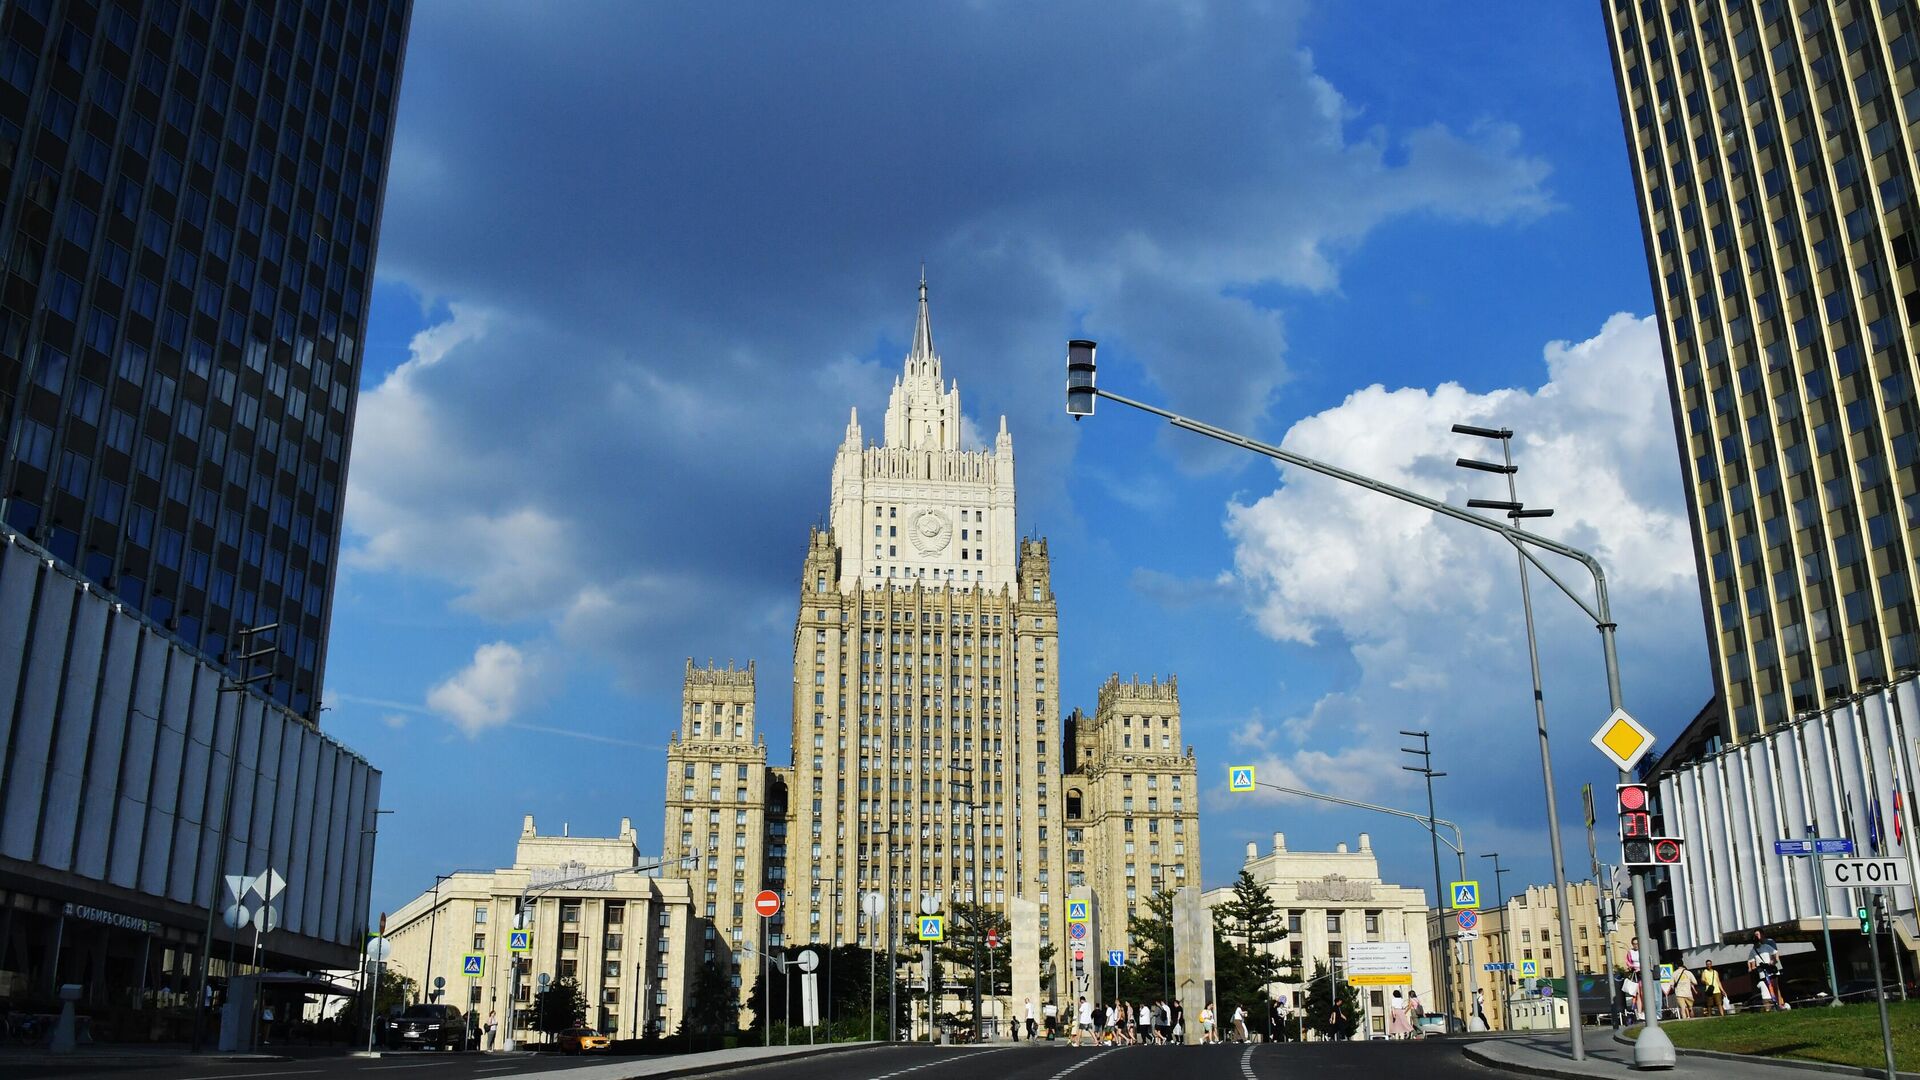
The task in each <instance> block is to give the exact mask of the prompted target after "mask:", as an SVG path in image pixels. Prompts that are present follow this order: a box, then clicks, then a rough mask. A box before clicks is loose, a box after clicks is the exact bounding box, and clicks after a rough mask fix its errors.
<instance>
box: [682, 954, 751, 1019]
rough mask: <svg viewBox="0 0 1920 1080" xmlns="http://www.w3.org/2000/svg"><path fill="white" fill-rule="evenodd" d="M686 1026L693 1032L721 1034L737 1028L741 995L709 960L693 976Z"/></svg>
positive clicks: (718, 967) (713, 962) (723, 973)
mask: <svg viewBox="0 0 1920 1080" xmlns="http://www.w3.org/2000/svg"><path fill="white" fill-rule="evenodd" d="M686 1026H687V1029H688V1030H689V1031H690V1032H692V1033H693V1034H695V1035H712V1034H722V1033H725V1032H731V1031H737V1030H739V1028H740V995H739V992H738V991H736V990H735V989H734V988H733V981H732V980H731V979H729V978H727V973H726V972H724V971H722V970H720V965H719V963H717V962H716V961H713V960H709V961H707V962H706V963H704V964H702V965H701V966H700V970H699V972H698V973H696V974H695V975H694V980H693V992H692V993H691V994H689V995H688V1000H687V1017H686Z"/></svg>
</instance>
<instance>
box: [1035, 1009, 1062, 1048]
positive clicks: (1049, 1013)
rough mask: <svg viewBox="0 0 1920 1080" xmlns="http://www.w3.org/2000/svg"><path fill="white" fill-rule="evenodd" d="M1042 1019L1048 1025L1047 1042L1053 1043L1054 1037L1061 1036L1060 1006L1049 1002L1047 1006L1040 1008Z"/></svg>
mask: <svg viewBox="0 0 1920 1080" xmlns="http://www.w3.org/2000/svg"><path fill="white" fill-rule="evenodd" d="M1040 1018H1041V1020H1043V1021H1044V1022H1045V1023H1046V1027H1047V1041H1048V1042H1052V1041H1053V1040H1054V1037H1055V1036H1057V1035H1059V1034H1060V1006H1058V1005H1056V1004H1054V1003H1053V1001H1052V1000H1048V1002H1047V1003H1046V1004H1045V1005H1042V1006H1040Z"/></svg>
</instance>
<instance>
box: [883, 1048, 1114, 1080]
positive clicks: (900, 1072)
mask: <svg viewBox="0 0 1920 1080" xmlns="http://www.w3.org/2000/svg"><path fill="white" fill-rule="evenodd" d="M1008 1049H1009V1048H1008V1047H1005V1046H1002V1047H999V1048H997V1049H993V1050H975V1051H972V1052H970V1053H965V1054H955V1055H953V1056H952V1057H944V1058H936V1059H934V1060H932V1061H924V1062H921V1063H920V1064H918V1065H913V1066H909V1067H908V1068H905V1069H895V1070H894V1071H893V1072H890V1073H881V1074H880V1075H879V1076H875V1077H873V1078H872V1080H893V1078H894V1077H896V1076H905V1075H907V1074H908V1073H916V1072H919V1071H920V1070H921V1069H931V1068H933V1067H934V1066H936V1065H951V1064H952V1063H954V1062H956V1061H959V1060H961V1059H962V1058H970V1057H979V1056H980V1055H982V1054H999V1053H1003V1052H1005V1051H1006V1050H1008ZM1088 1060H1092V1059H1091V1058H1089V1059H1088ZM1056 1080H1057V1078H1056Z"/></svg>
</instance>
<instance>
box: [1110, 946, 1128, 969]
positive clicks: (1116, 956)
mask: <svg viewBox="0 0 1920 1080" xmlns="http://www.w3.org/2000/svg"><path fill="white" fill-rule="evenodd" d="M1107 966H1108V967H1126V966H1127V954H1126V953H1125V952H1123V951H1121V950H1119V949H1108V950H1107Z"/></svg>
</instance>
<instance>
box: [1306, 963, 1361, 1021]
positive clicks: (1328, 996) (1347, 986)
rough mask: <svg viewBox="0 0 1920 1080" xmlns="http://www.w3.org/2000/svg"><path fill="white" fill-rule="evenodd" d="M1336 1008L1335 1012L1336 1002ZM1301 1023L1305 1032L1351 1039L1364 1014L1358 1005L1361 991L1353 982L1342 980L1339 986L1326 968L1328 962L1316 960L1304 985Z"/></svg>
mask: <svg viewBox="0 0 1920 1080" xmlns="http://www.w3.org/2000/svg"><path fill="white" fill-rule="evenodd" d="M1336 1003H1337V1004H1338V1006H1339V1008H1338V1011H1337V1012H1336V1011H1335V1004H1336ZM1301 1011H1302V1012H1303V1013H1304V1014H1305V1015H1304V1016H1303V1017H1302V1021H1301V1023H1302V1025H1303V1026H1304V1027H1306V1029H1307V1030H1308V1031H1312V1032H1315V1033H1317V1034H1318V1035H1320V1037H1321V1038H1340V1039H1346V1038H1351V1037H1352V1036H1353V1033H1354V1032H1356V1031H1358V1030H1360V1021H1361V1019H1362V1018H1363V1013H1362V1012H1361V1007H1360V991H1358V990H1356V989H1354V986H1353V984H1352V983H1350V982H1348V981H1346V980H1345V979H1341V980H1339V981H1338V989H1337V990H1336V989H1335V980H1334V979H1333V977H1332V975H1331V973H1330V972H1329V971H1328V970H1327V965H1325V964H1323V963H1321V962H1320V961H1318V960H1316V961H1314V963H1313V981H1312V982H1310V983H1309V984H1307V1001H1306V1005H1305V1006H1304V1007H1303V1008H1302V1010H1301Z"/></svg>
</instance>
